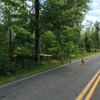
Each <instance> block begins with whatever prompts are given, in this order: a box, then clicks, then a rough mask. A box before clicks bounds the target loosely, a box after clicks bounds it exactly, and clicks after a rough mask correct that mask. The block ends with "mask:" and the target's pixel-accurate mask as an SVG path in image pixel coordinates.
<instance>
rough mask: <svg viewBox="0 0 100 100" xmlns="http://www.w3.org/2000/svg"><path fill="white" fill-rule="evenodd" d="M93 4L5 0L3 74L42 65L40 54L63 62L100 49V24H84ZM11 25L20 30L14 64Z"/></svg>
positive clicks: (1, 6)
mask: <svg viewBox="0 0 100 100" xmlns="http://www.w3.org/2000/svg"><path fill="white" fill-rule="evenodd" d="M89 3H91V0H40V1H39V0H1V1H0V75H4V76H6V75H10V74H14V73H17V72H18V71H19V70H22V69H30V68H31V67H35V66H38V64H39V63H41V61H40V58H39V55H40V54H47V55H52V59H54V60H60V61H61V62H62V63H63V61H64V60H65V59H71V58H73V57H75V56H76V55H78V54H82V52H84V51H86V52H91V51H92V50H94V51H95V52H96V51H97V49H99V48H100V35H99V33H100V31H99V27H100V23H99V22H98V21H97V22H95V23H92V24H91V23H90V22H88V24H89V25H88V26H87V27H84V29H83V27H82V21H83V20H84V17H85V15H86V13H87V12H88V11H89V10H90V8H89V5H88V4H89ZM9 27H11V28H13V30H14V31H15V33H16V37H15V40H14V41H13V42H12V63H10V62H9V42H8V41H7V40H6V38H5V34H6V32H7V30H8V28H9ZM15 55H16V58H14V57H15ZM14 59H16V60H15V61H13V60H14Z"/></svg>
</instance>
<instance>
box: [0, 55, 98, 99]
mask: <svg viewBox="0 0 100 100" xmlns="http://www.w3.org/2000/svg"><path fill="white" fill-rule="evenodd" d="M84 61H85V64H84V65H82V64H81V61H77V62H74V63H70V64H67V65H63V66H60V67H58V68H55V69H53V70H49V71H45V72H42V73H39V74H36V75H32V76H29V77H26V78H23V79H20V80H17V81H14V82H11V83H7V84H3V85H0V100H84V99H85V97H86V96H87V95H88V92H89V91H90V89H91V88H92V87H93V85H94V84H95V81H96V80H97V79H98V77H99V76H100V71H99V70H100V54H96V55H94V56H92V57H89V58H86V59H84ZM97 71H99V73H98V75H97V77H96V78H95V80H94V82H92V85H91V86H90V88H89V89H87V92H86V93H85V94H84V95H83V94H81V95H83V97H82V99H79V98H78V99H76V98H77V97H78V96H79V94H80V93H81V91H82V90H83V89H84V88H85V86H86V85H87V84H88V83H89V81H90V80H91V79H92V78H93V76H94V75H95V74H96V73H97ZM85 90H86V89H85ZM99 99H100V80H99V82H98V84H97V86H96V89H95V90H94V92H93V94H92V97H91V100H99Z"/></svg>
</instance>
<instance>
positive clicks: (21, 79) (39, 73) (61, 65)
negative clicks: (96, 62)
mask: <svg viewBox="0 0 100 100" xmlns="http://www.w3.org/2000/svg"><path fill="white" fill-rule="evenodd" d="M99 54H100V53H99ZM95 55H97V54H95ZM95 55H92V56H95ZM92 56H88V57H85V58H84V59H87V58H90V57H92ZM80 60H81V59H79V60H76V61H73V62H71V63H68V64H64V65H61V66H58V67H55V68H52V69H49V70H46V71H43V72H40V73H37V74H34V75H31V76H28V77H25V78H22V79H19V80H17V81H13V82H10V83H7V84H4V85H1V86H0V88H3V87H6V86H8V85H11V84H14V83H18V82H20V81H23V80H26V79H29V78H31V77H35V76H38V75H41V74H44V73H47V72H50V71H52V70H55V69H58V68H61V67H64V66H67V65H69V64H73V63H75V62H78V61H80Z"/></svg>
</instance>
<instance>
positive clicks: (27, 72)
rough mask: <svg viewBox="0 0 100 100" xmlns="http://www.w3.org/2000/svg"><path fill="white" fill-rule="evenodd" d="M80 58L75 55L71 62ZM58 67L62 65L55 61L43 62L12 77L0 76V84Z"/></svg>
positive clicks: (85, 55)
mask: <svg viewBox="0 0 100 100" xmlns="http://www.w3.org/2000/svg"><path fill="white" fill-rule="evenodd" d="M97 53H99V52H96V53H95V52H91V53H85V54H84V56H83V58H85V57H88V56H91V55H94V54H97ZM81 58H82V56H81V55H77V56H76V57H75V58H73V59H72V62H73V61H76V60H79V59H81ZM67 63H68V62H66V61H65V62H64V64H67ZM60 65H62V64H61V62H60V61H56V60H53V61H51V62H44V63H42V64H40V66H38V67H31V68H30V69H28V70H20V71H19V72H18V73H16V74H14V75H10V76H5V77H3V76H0V84H3V83H6V82H10V81H13V80H16V79H20V78H22V77H26V76H29V75H32V74H36V73H39V72H42V71H45V70H48V69H52V68H55V67H58V66H60Z"/></svg>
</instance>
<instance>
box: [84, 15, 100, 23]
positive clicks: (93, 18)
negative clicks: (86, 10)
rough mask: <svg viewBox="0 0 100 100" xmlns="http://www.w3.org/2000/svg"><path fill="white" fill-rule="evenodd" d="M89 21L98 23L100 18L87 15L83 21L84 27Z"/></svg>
mask: <svg viewBox="0 0 100 100" xmlns="http://www.w3.org/2000/svg"><path fill="white" fill-rule="evenodd" d="M87 21H90V22H93V23H94V22H96V21H100V18H99V17H96V16H90V15H86V16H85V20H84V21H83V25H86V23H87Z"/></svg>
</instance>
